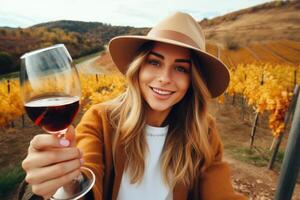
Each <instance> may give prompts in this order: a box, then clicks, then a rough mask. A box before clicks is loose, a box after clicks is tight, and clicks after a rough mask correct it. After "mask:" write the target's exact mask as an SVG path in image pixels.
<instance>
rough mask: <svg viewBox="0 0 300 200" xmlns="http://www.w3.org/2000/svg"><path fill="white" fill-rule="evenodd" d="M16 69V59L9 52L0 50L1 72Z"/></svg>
mask: <svg viewBox="0 0 300 200" xmlns="http://www.w3.org/2000/svg"><path fill="white" fill-rule="evenodd" d="M13 70H14V61H13V58H12V57H11V55H10V54H9V53H6V52H4V51H0V74H5V73H9V72H12V71H13Z"/></svg>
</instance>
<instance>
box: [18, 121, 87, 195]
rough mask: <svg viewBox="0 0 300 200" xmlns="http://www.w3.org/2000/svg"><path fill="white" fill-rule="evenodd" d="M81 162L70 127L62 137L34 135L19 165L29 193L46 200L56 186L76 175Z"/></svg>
mask: <svg viewBox="0 0 300 200" xmlns="http://www.w3.org/2000/svg"><path fill="white" fill-rule="evenodd" d="M82 164H83V159H82V152H81V151H80V150H79V149H78V148H77V147H75V130H74V127H73V126H70V127H69V128H68V130H67V131H66V134H65V136H64V138H58V137H57V136H55V135H51V134H40V135H36V136H35V137H34V138H33V139H32V140H31V142H30V146H29V148H28V155H27V157H26V158H25V159H24V160H23V162H22V167H23V169H24V170H25V171H26V177H25V180H26V181H27V182H28V183H29V184H31V185H32V192H33V193H34V194H37V195H39V196H42V197H44V198H45V199H48V198H50V197H51V196H52V195H53V194H55V192H56V191H57V189H58V188H60V187H62V186H64V185H66V184H68V183H70V182H71V181H72V180H73V179H75V178H76V177H78V176H79V174H80V167H81V166H82Z"/></svg>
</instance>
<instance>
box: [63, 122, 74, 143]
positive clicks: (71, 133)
mask: <svg viewBox="0 0 300 200" xmlns="http://www.w3.org/2000/svg"><path fill="white" fill-rule="evenodd" d="M65 139H67V140H69V142H70V146H71V147H74V146H76V139H75V128H74V126H73V125H71V126H69V127H68V129H67V131H66V133H65Z"/></svg>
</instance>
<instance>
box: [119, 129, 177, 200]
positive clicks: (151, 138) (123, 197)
mask: <svg viewBox="0 0 300 200" xmlns="http://www.w3.org/2000/svg"><path fill="white" fill-rule="evenodd" d="M167 132H168V126H165V127H153V126H149V125H146V127H145V134H146V140H147V143H148V147H149V152H148V154H147V157H146V159H145V163H146V166H145V172H144V177H143V180H142V181H141V182H140V183H139V184H138V183H135V184H130V177H129V175H128V173H127V172H125V171H124V173H123V177H122V181H121V185H120V191H119V194H118V200H141V199H142V200H153V199H155V200H170V199H173V193H172V192H173V191H172V190H171V189H170V188H169V187H168V185H166V184H165V183H164V182H163V179H162V172H161V169H160V155H161V152H162V148H163V145H164V142H165V139H166V135H167Z"/></svg>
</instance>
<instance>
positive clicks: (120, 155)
mask: <svg viewBox="0 0 300 200" xmlns="http://www.w3.org/2000/svg"><path fill="white" fill-rule="evenodd" d="M116 146H117V149H116V155H115V181H114V185H113V193H112V199H113V200H116V199H117V197H118V193H119V190H120V184H121V180H122V176H123V172H124V166H125V150H124V146H123V145H122V144H121V143H120V141H117V144H116ZM187 198H188V188H187V187H186V186H185V185H184V184H182V183H178V184H176V185H175V186H174V189H173V200H183V199H187Z"/></svg>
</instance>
